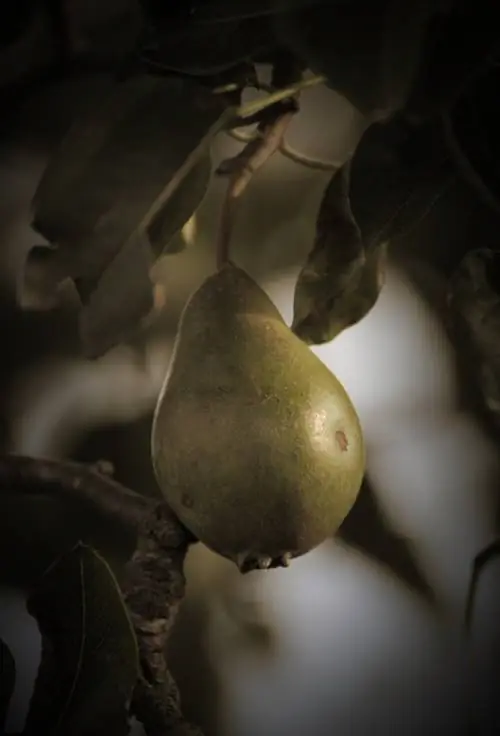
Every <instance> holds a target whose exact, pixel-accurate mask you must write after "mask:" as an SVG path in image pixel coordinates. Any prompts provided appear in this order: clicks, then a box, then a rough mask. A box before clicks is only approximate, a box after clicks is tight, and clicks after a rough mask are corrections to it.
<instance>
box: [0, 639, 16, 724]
mask: <svg viewBox="0 0 500 736" xmlns="http://www.w3.org/2000/svg"><path fill="white" fill-rule="evenodd" d="M15 684H16V663H15V661H14V657H13V656H12V653H11V651H10V649H9V647H8V646H7V644H6V643H5V642H4V641H3V640H2V639H0V733H3V730H4V728H5V722H6V720H7V715H8V711H9V705H10V700H11V698H12V694H13V692H14V687H15Z"/></svg>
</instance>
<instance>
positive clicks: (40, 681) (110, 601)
mask: <svg viewBox="0 0 500 736" xmlns="http://www.w3.org/2000/svg"><path fill="white" fill-rule="evenodd" d="M27 605H28V611H29V613H30V614H31V615H32V616H33V617H34V618H35V619H36V621H37V623H38V625H39V627H40V632H41V635H42V658H41V663H40V668H39V672H38V676H37V680H36V683H35V689H34V693H33V696H32V699H31V703H30V707H29V712H28V716H27V719H26V726H25V736H35V735H37V736H38V735H39V734H42V733H43V734H46V736H56V734H61V736H62V735H63V734H64V735H65V736H69V734H71V736H127V734H128V704H129V701H130V698H131V696H132V691H133V688H134V686H135V683H136V681H137V677H138V673H139V659H138V651H137V642H136V638H135V634H134V630H133V627H132V624H131V621H130V619H129V616H128V613H127V610H126V607H125V604H124V601H123V598H122V595H121V592H120V589H119V587H118V584H117V582H116V580H115V578H114V576H113V573H112V572H111V569H110V568H109V566H108V564H107V563H106V562H105V560H104V559H103V558H102V557H101V556H100V555H99V554H98V553H97V552H95V551H94V550H93V549H92V548H90V547H86V546H84V545H82V544H78V545H77V546H76V547H74V548H73V550H72V551H71V552H69V553H68V554H66V555H64V556H63V557H61V558H60V559H59V560H58V561H57V562H55V563H54V564H53V565H52V566H51V567H50V568H49V570H48V571H47V572H46V573H45V575H44V576H43V578H42V580H41V582H40V584H39V586H38V587H37V589H36V590H35V592H34V593H33V595H32V596H31V597H30V598H29V599H28V604H27Z"/></svg>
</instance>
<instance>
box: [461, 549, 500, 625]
mask: <svg viewBox="0 0 500 736" xmlns="http://www.w3.org/2000/svg"><path fill="white" fill-rule="evenodd" d="M499 557H500V539H494V540H493V542H490V543H489V544H488V545H487V546H486V547H484V549H482V550H481V552H479V554H478V555H476V557H475V558H474V562H473V565H472V574H471V577H470V582H469V588H468V591H467V600H466V604H465V616H464V625H465V633H466V634H468V635H470V634H471V630H472V623H473V618H474V606H475V603H476V598H477V593H478V587H479V583H480V581H481V576H482V575H483V573H484V572H485V570H486V568H487V567H488V565H489V564H490V562H495V561H496V560H498V558H499Z"/></svg>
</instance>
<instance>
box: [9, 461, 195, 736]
mask: <svg viewBox="0 0 500 736" xmlns="http://www.w3.org/2000/svg"><path fill="white" fill-rule="evenodd" d="M110 470H111V468H110V466H109V465H107V464H104V463H102V462H100V463H97V464H96V465H93V466H86V465H82V464H79V463H74V462H60V461H54V460H47V459H39V458H31V457H25V456H19V455H6V456H1V457H0V494H1V493H4V492H7V493H19V494H25V495H27V496H30V495H31V496H35V495H38V496H41V495H45V496H47V495H51V496H52V497H55V498H59V499H61V500H62V501H64V500H70V501H72V502H75V501H76V502H81V503H83V504H85V505H87V506H89V505H90V507H92V506H93V507H94V508H95V510H96V513H100V514H102V513H105V514H109V515H111V516H112V517H113V518H114V519H115V520H116V521H118V522H122V523H123V524H124V525H126V526H127V527H128V528H129V529H130V528H132V529H133V530H134V531H135V533H136V539H137V543H136V549H135V552H134V554H133V556H132V558H131V559H130V560H129V561H128V563H126V566H125V569H124V575H123V576H122V577H121V580H120V585H121V588H122V593H123V596H124V599H125V602H126V604H127V607H128V609H129V613H130V617H131V620H132V622H133V624H134V629H135V633H136V637H137V643H138V647H139V655H140V662H141V675H140V677H139V680H138V682H137V685H136V688H135V692H134V696H133V699H132V703H131V708H130V712H131V714H132V715H134V716H135V717H136V718H137V719H138V720H139V721H140V722H141V723H142V724H143V726H144V729H145V732H146V734H147V736H201V734H200V731H199V730H198V729H197V728H195V727H194V726H192V725H190V724H189V723H187V722H186V721H185V720H184V718H183V716H182V711H181V706H180V698H179V692H178V689H177V686H176V684H175V682H174V680H173V678H172V676H171V674H170V672H169V669H168V665H167V662H166V659H165V647H166V644H167V640H168V637H169V635H170V632H171V630H172V625H173V623H174V621H175V617H176V614H177V611H178V609H179V606H180V603H181V601H182V599H183V597H184V591H185V578H184V572H183V566H184V559H185V556H186V552H187V549H188V547H189V545H190V544H191V543H193V542H194V541H196V540H195V539H194V538H193V536H192V535H191V534H190V533H189V532H188V531H187V530H186V529H185V528H184V527H183V526H182V525H181V524H180V522H179V521H178V520H177V518H176V517H175V515H174V514H173V512H172V511H171V510H170V508H169V507H168V506H167V504H166V503H164V502H162V501H161V500H158V499H156V498H153V499H151V498H145V497H144V496H141V495H139V494H137V493H135V492H134V491H132V490H130V489H128V488H126V487H125V486H122V485H121V484H120V483H117V482H116V481H115V480H113V479H112V478H111V477H110V475H109V473H110ZM103 471H104V472H103ZM82 541H85V540H82Z"/></svg>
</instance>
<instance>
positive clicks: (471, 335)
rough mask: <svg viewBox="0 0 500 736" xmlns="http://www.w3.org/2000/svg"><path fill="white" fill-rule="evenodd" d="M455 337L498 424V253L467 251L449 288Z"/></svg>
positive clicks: (491, 251) (499, 260) (499, 254)
mask: <svg viewBox="0 0 500 736" xmlns="http://www.w3.org/2000/svg"><path fill="white" fill-rule="evenodd" d="M449 304H450V308H451V310H452V315H453V317H454V320H455V324H456V326H457V327H458V328H459V332H458V335H459V337H461V338H465V340H464V342H463V346H464V347H466V348H467V352H468V358H469V362H470V364H471V365H472V366H473V368H474V371H475V373H476V377H477V379H478V383H479V387H480V389H481V393H482V396H483V398H484V402H485V404H486V407H487V408H488V410H489V412H490V413H491V416H492V418H493V419H494V420H495V422H496V423H500V340H499V336H500V251H493V250H490V249H488V248H480V249H477V250H473V251H470V252H469V253H467V255H466V256H465V257H464V258H463V259H462V261H461V263H460V265H459V266H458V268H457V269H456V270H455V272H454V274H453V276H452V278H451V280H450V285H449Z"/></svg>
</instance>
